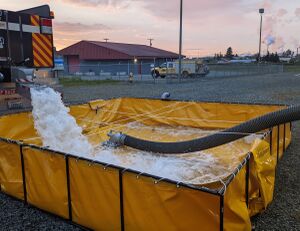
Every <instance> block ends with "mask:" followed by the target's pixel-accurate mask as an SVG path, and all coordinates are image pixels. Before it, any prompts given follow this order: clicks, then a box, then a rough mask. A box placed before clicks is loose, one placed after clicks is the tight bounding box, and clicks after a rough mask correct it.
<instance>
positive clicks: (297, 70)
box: [284, 63, 300, 73]
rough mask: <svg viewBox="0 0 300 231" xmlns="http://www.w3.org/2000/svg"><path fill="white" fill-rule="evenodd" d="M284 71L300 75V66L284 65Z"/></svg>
mask: <svg viewBox="0 0 300 231" xmlns="http://www.w3.org/2000/svg"><path fill="white" fill-rule="evenodd" d="M284 70H285V71H286V72H295V73H300V64H299V63H298V64H286V65H284Z"/></svg>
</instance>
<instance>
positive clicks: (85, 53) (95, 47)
mask: <svg viewBox="0 0 300 231" xmlns="http://www.w3.org/2000/svg"><path fill="white" fill-rule="evenodd" d="M58 54H60V55H64V56H68V55H79V58H80V59H84V60H114V59H133V58H138V59H147V58H172V59H175V58H178V54H176V53H173V52H169V51H165V50H161V49H158V48H154V47H150V46H146V45H138V44H125V43H111V42H97V41H85V40H84V41H81V42H78V43H75V44H73V45H71V46H69V47H66V48H65V49H62V50H61V51H59V52H58Z"/></svg>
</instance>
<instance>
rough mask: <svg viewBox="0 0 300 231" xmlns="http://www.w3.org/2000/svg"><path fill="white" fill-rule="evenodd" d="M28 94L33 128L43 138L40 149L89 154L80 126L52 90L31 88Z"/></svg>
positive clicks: (89, 148) (88, 147) (82, 154)
mask: <svg viewBox="0 0 300 231" xmlns="http://www.w3.org/2000/svg"><path fill="white" fill-rule="evenodd" d="M30 93H31V104H32V107H33V110H32V115H33V118H34V127H35V129H36V130H37V132H38V134H39V135H40V136H41V138H42V141H43V146H48V147H49V148H50V149H53V150H56V151H62V152H67V153H70V154H75V155H79V156H85V155H89V154H91V153H92V151H93V148H92V146H91V144H90V143H89V142H88V139H87V138H86V137H85V136H83V135H82V129H81V127H79V126H78V125H77V124H76V120H75V119H74V117H72V116H71V115H70V114H69V109H68V108H67V107H65V105H64V104H63V102H62V100H61V95H60V94H59V93H57V92H55V91H54V90H53V89H52V88H42V89H39V88H31V89H30Z"/></svg>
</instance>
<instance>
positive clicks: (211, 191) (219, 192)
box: [0, 123, 292, 231]
mask: <svg viewBox="0 0 300 231" xmlns="http://www.w3.org/2000/svg"><path fill="white" fill-rule="evenodd" d="M289 124H290V129H291V131H292V123H289ZM274 128H277V131H280V125H278V126H276V127H273V128H270V129H269V130H268V131H266V132H265V133H264V136H263V137H262V138H261V139H262V140H264V139H267V138H268V137H272V131H273V129H274ZM285 138H286V124H284V134H283V151H285V149H286V145H285ZM279 139H280V135H279V132H277V137H276V140H277V151H276V152H277V163H278V160H279V153H280V150H279V148H280V146H279V142H280V140H279ZM0 141H2V142H5V143H12V144H16V145H18V146H19V147H20V157H21V167H22V181H23V193H24V195H23V196H24V200H21V199H18V198H16V197H14V196H12V195H9V194H7V193H5V192H3V191H2V190H1V182H0V193H2V194H5V195H7V196H9V197H11V198H13V199H15V200H18V201H22V202H23V203H24V204H25V205H27V206H29V207H34V208H36V209H38V210H40V211H42V212H45V213H47V214H50V215H51V216H55V217H59V218H60V219H63V220H65V221H66V222H68V223H70V224H72V225H74V226H78V227H80V228H82V229H84V230H91V229H90V228H87V227H84V226H82V225H80V224H77V223H76V222H74V221H73V219H72V203H71V201H72V200H71V196H72V195H71V189H70V173H69V160H70V159H71V158H73V159H75V160H83V161H87V162H89V164H90V165H95V164H97V165H101V166H102V167H103V168H104V169H106V168H112V169H115V170H118V173H119V192H120V223H121V231H124V230H125V222H124V207H123V174H124V173H125V172H130V173H133V174H136V175H137V178H138V177H139V176H145V177H149V178H152V179H153V183H154V184H158V183H159V182H167V183H170V184H173V185H176V187H177V188H179V187H184V188H188V189H192V190H195V191H201V192H204V193H208V194H212V195H215V196H216V197H219V200H220V210H219V213H220V216H219V217H220V221H219V222H220V223H219V224H220V230H224V197H225V195H226V189H227V188H228V186H229V185H230V183H231V182H232V181H233V180H234V179H235V177H236V176H237V175H238V174H239V172H240V171H241V170H242V169H243V168H246V170H245V171H246V174H245V177H246V183H245V197H246V198H245V202H246V205H247V208H248V206H249V175H250V160H251V157H252V155H253V153H252V152H249V153H247V155H246V157H245V158H244V159H243V160H242V161H241V162H240V164H239V165H238V167H236V168H235V170H234V171H233V172H232V173H231V174H230V175H229V176H228V177H227V179H226V181H225V182H224V181H222V180H221V181H220V182H221V183H222V184H223V186H222V187H221V188H219V189H210V188H207V187H203V186H201V187H199V186H195V185H192V184H186V183H183V182H177V181H174V180H170V179H166V178H162V177H159V176H155V175H152V174H148V173H143V172H139V171H136V170H133V169H127V168H124V167H121V166H117V165H113V164H108V163H104V162H100V161H94V160H91V159H88V158H84V157H79V156H76V155H72V154H68V153H64V152H59V151H55V150H52V149H49V148H48V147H40V146H36V145H31V144H27V143H23V141H22V140H12V139H7V138H1V137H0ZM269 146H270V151H271V153H270V154H271V155H272V150H273V144H272V138H271V139H270V145H269ZM24 147H29V148H31V149H35V150H40V151H46V152H49V153H53V154H57V155H60V156H63V157H64V159H65V164H66V179H67V180H66V182H67V195H68V215H69V218H68V219H65V218H62V217H60V216H59V215H57V214H54V213H52V212H49V211H46V210H44V209H41V208H38V207H37V206H35V205H32V204H30V203H29V202H28V201H27V189H26V183H25V184H24V182H26V175H25V162H24V155H23V148H24ZM276 169H277V164H276ZM276 169H275V170H276Z"/></svg>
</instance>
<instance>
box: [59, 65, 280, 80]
mask: <svg viewBox="0 0 300 231" xmlns="http://www.w3.org/2000/svg"><path fill="white" fill-rule="evenodd" d="M207 66H208V68H209V73H208V74H207V75H192V76H189V77H186V78H181V79H179V77H178V75H177V74H174V71H171V72H168V70H166V75H165V76H163V77H154V76H153V75H152V73H151V69H152V68H153V64H152V63H136V64H135V63H132V64H131V63H128V64H98V65H77V66H70V65H69V66H65V67H64V70H63V71H60V72H58V74H57V76H58V77H59V78H75V79H80V80H86V81H97V80H115V81H129V80H130V75H131V74H132V75H133V78H132V80H133V81H139V82H150V83H159V82H166V83H171V82H179V81H191V80H197V79H202V78H203V77H205V78H216V77H231V76H251V75H262V74H271V73H282V72H283V71H284V69H283V65H275V64H209V65H207Z"/></svg>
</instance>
